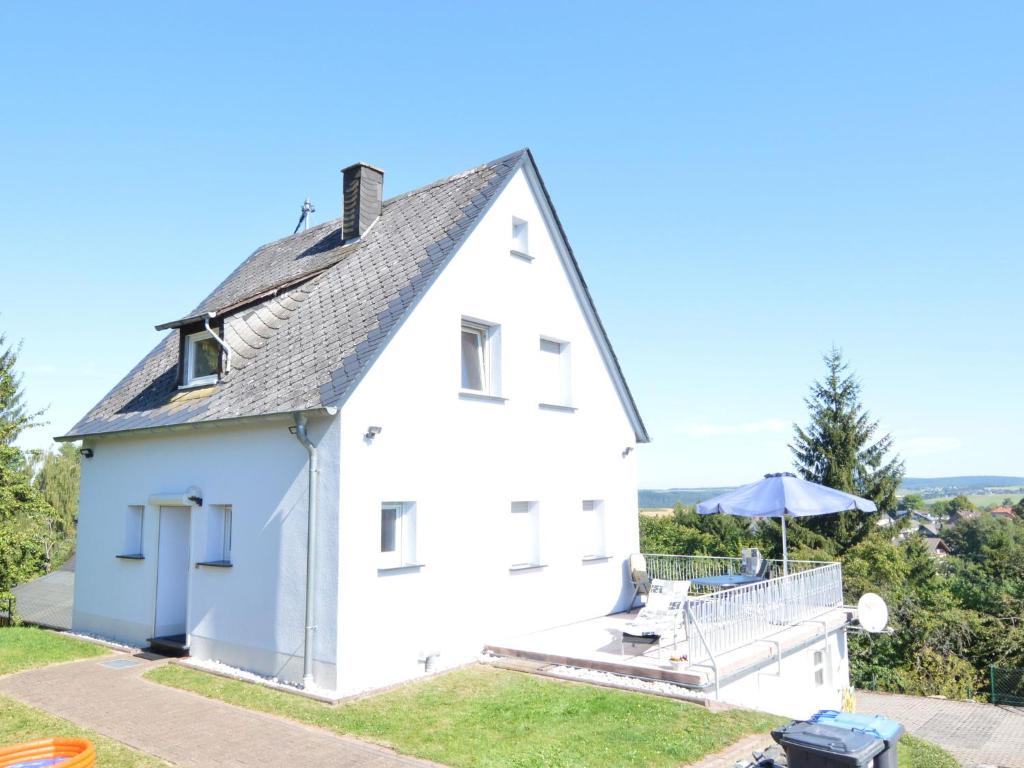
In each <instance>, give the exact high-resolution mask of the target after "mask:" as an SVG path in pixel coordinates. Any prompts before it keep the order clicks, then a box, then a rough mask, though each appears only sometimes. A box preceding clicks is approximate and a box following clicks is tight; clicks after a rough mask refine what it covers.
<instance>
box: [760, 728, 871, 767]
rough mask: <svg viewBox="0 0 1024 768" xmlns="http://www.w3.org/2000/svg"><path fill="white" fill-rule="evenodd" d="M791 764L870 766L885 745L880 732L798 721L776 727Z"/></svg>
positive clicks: (773, 736)
mask: <svg viewBox="0 0 1024 768" xmlns="http://www.w3.org/2000/svg"><path fill="white" fill-rule="evenodd" d="M772 738H773V739H775V741H777V742H778V743H779V744H781V745H782V747H783V749H785V750H786V762H787V763H788V764H789V768H850V767H851V766H852V767H853V768H869V767H870V766H871V763H872V761H873V760H874V759H875V756H876V755H877V754H879V753H880V752H881V751H882V750H884V749H885V742H884V741H882V739H880V738H878V737H877V736H872V735H871V734H868V733H863V732H861V731H853V730H850V729H849V728H841V727H839V726H835V725H824V724H823V723H810V722H804V721H800V720H797V721H794V722H792V723H790V724H789V725H784V726H782V727H781V728H776V729H775V730H774V731H772Z"/></svg>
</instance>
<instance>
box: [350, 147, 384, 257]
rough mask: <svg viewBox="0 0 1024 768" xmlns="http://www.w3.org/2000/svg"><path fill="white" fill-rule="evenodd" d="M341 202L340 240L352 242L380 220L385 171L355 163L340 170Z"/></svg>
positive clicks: (365, 164)
mask: <svg viewBox="0 0 1024 768" xmlns="http://www.w3.org/2000/svg"><path fill="white" fill-rule="evenodd" d="M341 173H342V177H343V182H342V185H343V193H344V202H343V206H342V211H341V216H342V225H341V226H342V236H343V237H344V239H345V240H355V239H356V238H359V237H362V236H363V234H365V233H366V231H367V230H368V229H369V228H370V227H371V226H372V225H373V222H375V221H376V220H377V219H378V218H379V217H380V212H381V208H382V207H383V204H384V171H382V170H381V169H380V168H375V167H373V166H372V165H368V164H367V163H356V164H355V165H350V166H349V167H348V168H345V169H343V170H342V172H341Z"/></svg>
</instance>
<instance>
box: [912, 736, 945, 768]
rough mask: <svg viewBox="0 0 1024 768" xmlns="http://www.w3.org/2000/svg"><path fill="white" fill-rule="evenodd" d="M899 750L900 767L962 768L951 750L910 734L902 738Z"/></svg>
mask: <svg viewBox="0 0 1024 768" xmlns="http://www.w3.org/2000/svg"><path fill="white" fill-rule="evenodd" d="M899 750H900V759H899V768H960V763H958V762H957V761H956V758H954V757H953V756H952V755H951V754H949V752H947V751H946V750H944V749H942V748H941V747H937V746H935V745H934V744H932V743H931V742H929V741H924V740H923V739H918V738H915V737H913V736H911V735H909V734H908V735H906V736H904V737H903V738H902V739H900V746H899Z"/></svg>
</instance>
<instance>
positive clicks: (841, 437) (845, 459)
mask: <svg viewBox="0 0 1024 768" xmlns="http://www.w3.org/2000/svg"><path fill="white" fill-rule="evenodd" d="M823 359H824V362H825V367H826V369H827V370H826V375H825V377H824V379H823V380H821V381H815V382H814V383H813V384H812V385H811V394H810V396H809V397H807V398H806V399H805V400H804V402H805V403H806V404H807V409H808V411H809V413H810V419H811V420H810V424H808V426H807V427H806V429H805V428H802V427H800V426H799V425H797V424H794V425H793V433H794V437H793V442H792V444H790V446H789V448H790V450H791V451H792V452H793V456H794V457H795V462H794V464H795V466H796V469H797V471H798V472H799V473H800V475H801V476H802V477H803V478H804V479H805V480H810V481H812V482H815V483H821V484H822V485H827V486H829V487H830V488H836V489H838V490H840V491H846V492H847V493H853V494H856V495H857V496H863V497H864V498H867V499H871V500H872V501H873V502H875V504H877V505H878V509H879V510H880V511H884V512H887V511H891V510H894V509H895V508H896V503H897V500H896V490H897V489H898V488H899V485H900V482H901V481H902V480H903V462H902V461H901V460H900V457H899V456H898V455H897V456H896V457H894V458H891V459H888V458H887V454H888V453H889V452H890V451H891V450H892V447H893V440H892V436H891V435H888V434H886V435H883V436H881V437H879V438H877V439H875V436H876V433H877V432H878V422H877V421H872V420H871V416H870V414H869V413H868V411H866V410H864V407H863V405H862V404H861V401H860V382H859V381H858V380H857V378H856V377H855V376H854V375H853V374H851V373H848V368H849V366H848V365H847V363H846V362H845V361H844V360H843V354H842V352H841V351H840V350H838V349H836V348H834V347H833V348H832V351H831V352H829V353H828V354H827V355H825V356H824V358H823ZM806 522H808V525H809V527H812V528H814V529H816V530H817V531H818V532H819V533H822V534H824V535H828V536H831V537H833V538H835V539H836V541H837V543H839V545H840V546H841V547H843V548H845V547H847V546H849V545H851V544H853V543H855V542H856V541H859V540H860V539H862V538H863V537H864V536H865V535H866V534H867V532H868V530H870V529H869V528H868V527H867V523H868V519H867V517H866V516H865V515H863V514H862V513H859V512H844V513H842V514H839V515H826V516H823V517H822V518H821V519H820V520H816V521H814V522H813V523H812V522H810V521H806Z"/></svg>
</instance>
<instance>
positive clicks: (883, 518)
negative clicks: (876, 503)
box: [875, 512, 896, 528]
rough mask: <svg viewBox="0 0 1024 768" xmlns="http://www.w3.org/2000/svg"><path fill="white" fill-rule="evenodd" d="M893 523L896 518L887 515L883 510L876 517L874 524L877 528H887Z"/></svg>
mask: <svg viewBox="0 0 1024 768" xmlns="http://www.w3.org/2000/svg"><path fill="white" fill-rule="evenodd" d="M895 523H896V520H895V519H894V518H893V517H892V516H890V515H887V514H886V513H885V512H883V513H882V514H881V515H879V516H878V519H877V520H876V521H875V525H877V526H878V527H879V528H889V527H891V526H892V525H894V524H895Z"/></svg>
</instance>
